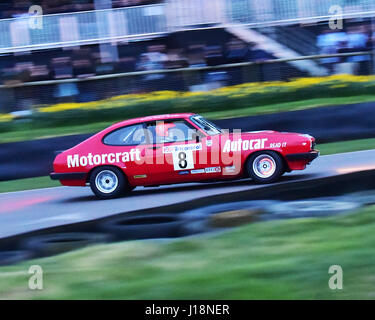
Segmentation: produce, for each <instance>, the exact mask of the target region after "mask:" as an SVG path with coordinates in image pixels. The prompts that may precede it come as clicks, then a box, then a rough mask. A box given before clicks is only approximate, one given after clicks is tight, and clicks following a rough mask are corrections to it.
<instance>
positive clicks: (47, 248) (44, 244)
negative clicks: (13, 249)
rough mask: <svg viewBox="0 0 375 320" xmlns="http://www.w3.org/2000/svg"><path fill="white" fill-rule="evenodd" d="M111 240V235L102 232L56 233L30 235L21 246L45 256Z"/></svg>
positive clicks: (34, 254)
mask: <svg viewBox="0 0 375 320" xmlns="http://www.w3.org/2000/svg"><path fill="white" fill-rule="evenodd" d="M110 240H111V236H110V235H107V234H101V233H86V232H70V233H54V234H46V235H41V236H34V237H30V238H28V239H26V240H25V241H24V242H23V243H22V245H21V246H22V248H25V249H27V250H29V251H31V252H32V253H33V256H35V257H45V256H51V255H55V254H59V253H63V252H67V251H71V250H75V249H79V248H83V247H87V246H89V245H92V244H96V243H106V242H109V241H110Z"/></svg>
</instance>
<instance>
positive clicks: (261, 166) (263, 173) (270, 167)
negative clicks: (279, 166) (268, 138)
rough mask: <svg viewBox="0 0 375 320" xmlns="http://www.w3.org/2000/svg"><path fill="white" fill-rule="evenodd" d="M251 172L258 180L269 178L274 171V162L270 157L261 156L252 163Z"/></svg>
mask: <svg viewBox="0 0 375 320" xmlns="http://www.w3.org/2000/svg"><path fill="white" fill-rule="evenodd" d="M253 171H254V173H255V174H256V175H257V176H258V177H259V178H263V179H265V178H269V177H271V176H272V175H273V174H274V173H275V171H276V162H275V160H274V159H273V158H272V157H271V156H269V155H267V154H261V155H259V156H258V157H256V158H255V159H254V161H253Z"/></svg>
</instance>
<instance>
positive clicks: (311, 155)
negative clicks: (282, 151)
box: [286, 150, 320, 162]
mask: <svg viewBox="0 0 375 320" xmlns="http://www.w3.org/2000/svg"><path fill="white" fill-rule="evenodd" d="M319 155H320V152H319V151H318V150H311V151H310V152H305V153H292V154H288V155H286V158H287V160H289V161H301V160H302V161H307V162H311V161H313V160H315V159H316V158H317V157H319Z"/></svg>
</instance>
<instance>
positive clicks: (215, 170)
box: [204, 167, 221, 173]
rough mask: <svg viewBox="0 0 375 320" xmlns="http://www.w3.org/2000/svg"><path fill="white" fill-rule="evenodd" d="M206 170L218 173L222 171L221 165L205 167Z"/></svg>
mask: <svg viewBox="0 0 375 320" xmlns="http://www.w3.org/2000/svg"><path fill="white" fill-rule="evenodd" d="M204 172H206V173H217V172H221V167H212V168H205V169H204Z"/></svg>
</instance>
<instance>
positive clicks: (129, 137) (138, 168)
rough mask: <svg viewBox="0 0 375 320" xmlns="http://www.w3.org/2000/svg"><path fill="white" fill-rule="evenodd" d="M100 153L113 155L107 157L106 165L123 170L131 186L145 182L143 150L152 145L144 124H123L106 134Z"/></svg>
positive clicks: (146, 171)
mask: <svg viewBox="0 0 375 320" xmlns="http://www.w3.org/2000/svg"><path fill="white" fill-rule="evenodd" d="M102 142H103V148H102V150H101V153H104V154H107V155H113V156H112V157H109V156H108V157H107V159H113V161H112V162H111V161H109V160H107V163H106V164H107V165H115V166H117V167H119V168H121V170H123V171H124V173H125V175H126V177H127V179H128V180H129V182H130V184H131V185H133V186H138V185H145V184H147V178H148V169H147V166H145V165H144V161H145V153H146V152H145V150H147V148H150V147H152V142H151V140H150V137H149V136H148V135H147V131H146V130H145V127H144V124H143V123H139V124H134V125H129V126H124V127H121V128H118V129H115V130H114V131H112V132H110V133H108V134H106V135H105V136H104V137H103V139H102Z"/></svg>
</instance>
